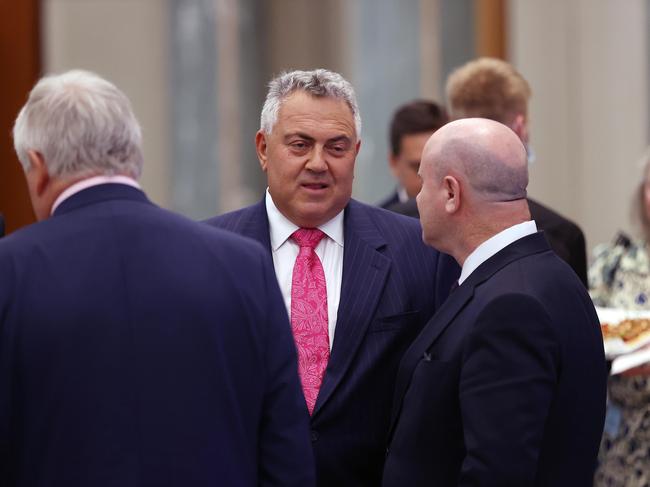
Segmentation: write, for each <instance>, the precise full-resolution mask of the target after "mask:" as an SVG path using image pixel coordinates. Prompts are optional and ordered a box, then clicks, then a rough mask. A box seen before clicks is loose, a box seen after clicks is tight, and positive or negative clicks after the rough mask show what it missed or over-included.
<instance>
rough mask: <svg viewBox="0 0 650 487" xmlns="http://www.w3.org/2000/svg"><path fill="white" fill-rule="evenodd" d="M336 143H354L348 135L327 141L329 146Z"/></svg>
mask: <svg viewBox="0 0 650 487" xmlns="http://www.w3.org/2000/svg"><path fill="white" fill-rule="evenodd" d="M336 142H348V143H349V142H352V139H350V137H348V136H347V135H339V136H338V137H333V138H331V139H328V140H327V143H328V144H333V143H336Z"/></svg>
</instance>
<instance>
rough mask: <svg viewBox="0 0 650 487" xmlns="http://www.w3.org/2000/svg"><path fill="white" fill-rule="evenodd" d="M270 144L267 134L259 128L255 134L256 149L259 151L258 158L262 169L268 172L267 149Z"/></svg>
mask: <svg viewBox="0 0 650 487" xmlns="http://www.w3.org/2000/svg"><path fill="white" fill-rule="evenodd" d="M267 149H268V144H267V142H266V134H265V133H264V132H262V131H261V130H258V131H257V133H256V134H255V150H256V151H257V158H258V159H259V161H260V166H261V167H262V171H264V172H266V167H267V164H268V156H267V153H266V151H267Z"/></svg>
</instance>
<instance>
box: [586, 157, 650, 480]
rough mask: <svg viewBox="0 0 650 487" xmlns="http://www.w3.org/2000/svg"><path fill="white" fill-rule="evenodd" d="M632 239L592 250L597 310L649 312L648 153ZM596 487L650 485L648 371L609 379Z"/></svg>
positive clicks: (622, 236) (591, 274)
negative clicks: (611, 309)
mask: <svg viewBox="0 0 650 487" xmlns="http://www.w3.org/2000/svg"><path fill="white" fill-rule="evenodd" d="M632 215H633V218H634V221H635V222H636V224H637V225H638V235H637V236H635V237H631V236H628V235H626V234H624V233H620V234H619V235H618V236H617V237H616V238H615V239H614V241H613V243H611V244H602V245H598V246H597V247H596V248H595V250H594V255H595V258H594V261H593V263H592V265H591V267H590V268H589V288H590V293H591V296H592V299H593V300H594V303H595V304H596V305H597V306H605V307H613V308H623V309H628V310H639V309H640V310H648V309H650V253H649V251H650V150H648V151H646V154H645V156H644V161H643V173H642V179H641V182H640V183H639V186H638V189H637V191H636V192H635V194H634V198H633V201H632ZM595 485H596V486H598V487H610V486H611V487H614V486H624V487H643V486H647V485H650V366H649V365H647V364H646V365H642V366H640V367H637V368H635V369H632V370H628V371H626V372H624V373H623V374H621V375H614V376H611V377H610V379H609V407H608V412H607V421H606V423H605V432H604V434H603V442H602V445H601V450H600V466H599V468H598V470H597V473H596V480H595Z"/></svg>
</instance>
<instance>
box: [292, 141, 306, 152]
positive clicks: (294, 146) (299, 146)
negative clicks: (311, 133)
mask: <svg viewBox="0 0 650 487" xmlns="http://www.w3.org/2000/svg"><path fill="white" fill-rule="evenodd" d="M289 145H290V146H291V148H292V149H296V150H303V149H306V148H307V143H306V142H303V141H302V140H299V141H297V142H292V143H291V144H289Z"/></svg>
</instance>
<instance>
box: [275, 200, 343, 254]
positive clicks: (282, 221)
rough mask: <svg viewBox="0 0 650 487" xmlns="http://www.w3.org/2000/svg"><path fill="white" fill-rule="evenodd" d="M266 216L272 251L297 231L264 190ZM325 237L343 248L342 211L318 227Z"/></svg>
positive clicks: (295, 226) (296, 227)
mask: <svg viewBox="0 0 650 487" xmlns="http://www.w3.org/2000/svg"><path fill="white" fill-rule="evenodd" d="M265 203H266V214H267V215H268V217H269V231H270V234H271V235H270V237H271V248H272V249H273V251H276V250H277V249H279V248H280V247H281V246H282V244H284V242H286V241H287V239H288V238H289V237H290V236H291V234H292V233H293V232H295V231H296V230H298V229H299V228H300V227H298V226H297V225H296V224H295V223H293V222H292V221H291V220H289V219H288V218H287V217H286V216H284V215H283V214H282V213H281V212H280V210H278V208H277V206H275V203H274V202H273V198H272V197H271V193H269V190H268V188H267V189H266V198H265ZM318 229H319V230H321V231H322V232H323V233H324V234H325V235H327V236H328V237H329V238H330V239H331V240H333V241H334V242H336V243H337V244H338V245H340V246H341V247H343V211H340V212H339V213H338V214H337V215H336V216H335V217H334V218H332V219H331V220H329V221H327V222H325V223H323V224H322V225H319V226H318Z"/></svg>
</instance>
